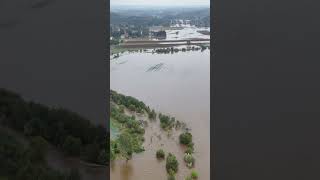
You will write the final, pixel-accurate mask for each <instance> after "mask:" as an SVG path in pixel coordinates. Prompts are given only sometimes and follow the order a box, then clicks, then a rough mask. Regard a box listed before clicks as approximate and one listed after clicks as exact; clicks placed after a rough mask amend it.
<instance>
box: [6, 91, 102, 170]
mask: <svg viewBox="0 0 320 180" xmlns="http://www.w3.org/2000/svg"><path fill="white" fill-rule="evenodd" d="M0 119H1V124H2V125H4V126H8V127H10V128H12V129H14V130H16V131H18V132H21V133H24V135H26V136H28V137H35V136H40V137H42V138H43V139H45V140H46V141H47V142H49V143H51V144H53V145H54V146H56V147H58V148H59V149H61V150H62V151H63V152H65V153H66V154H67V155H70V156H78V157H81V158H82V159H84V160H86V161H89V162H92V163H98V164H107V163H108V161H107V160H106V161H104V162H101V160H99V154H101V153H103V152H105V150H106V147H107V142H106V139H107V138H108V137H107V134H108V133H107V130H106V128H104V127H103V126H101V125H97V126H96V125H94V124H92V123H91V122H90V121H89V120H88V119H86V118H83V117H81V116H80V115H78V114H77V113H74V112H71V111H69V110H66V109H62V108H55V107H48V106H45V105H42V104H39V103H35V102H27V101H25V100H24V99H23V98H22V97H21V96H19V95H18V94H16V93H13V92H11V91H8V90H5V89H0ZM92 153H95V154H92ZM105 153H106V154H107V153H108V152H105ZM107 157H108V156H107Z"/></svg>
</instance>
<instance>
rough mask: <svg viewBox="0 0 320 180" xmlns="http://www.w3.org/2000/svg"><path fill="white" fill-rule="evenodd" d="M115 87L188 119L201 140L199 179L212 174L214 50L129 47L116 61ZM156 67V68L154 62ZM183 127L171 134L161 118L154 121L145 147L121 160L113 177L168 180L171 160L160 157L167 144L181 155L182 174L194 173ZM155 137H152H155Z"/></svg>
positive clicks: (197, 145) (195, 136)
mask: <svg viewBox="0 0 320 180" xmlns="http://www.w3.org/2000/svg"><path fill="white" fill-rule="evenodd" d="M110 63H111V64H110V68H111V69H110V73H111V74H110V75H111V79H110V87H111V89H113V90H116V91H118V92H119V93H122V94H125V95H130V96H133V97H136V98H138V99H139V100H141V101H143V102H144V103H145V104H147V105H149V106H150V108H154V109H155V110H156V111H157V112H161V113H163V114H168V115H171V116H174V117H175V118H176V119H177V120H179V121H182V122H185V123H186V124H187V126H188V127H189V128H191V133H192V135H193V142H194V143H195V146H194V147H195V153H194V157H195V159H196V162H195V167H194V169H195V170H196V171H197V172H198V173H199V179H203V180H209V179H210V50H205V51H203V52H201V51H188V52H178V53H174V54H151V53H127V54H124V55H122V56H120V57H119V58H117V59H113V60H111V61H110ZM154 67H156V68H154ZM178 135H179V132H176V131H174V133H173V134H172V135H171V136H168V135H167V133H166V132H163V131H162V130H161V129H160V127H159V121H157V122H155V123H152V122H149V123H148V127H147V128H146V133H145V140H146V141H145V142H144V147H145V149H146V151H145V152H142V153H139V154H134V155H133V158H132V160H129V161H128V163H126V161H125V160H123V161H122V160H116V161H115V162H114V163H113V164H112V165H111V169H110V174H111V179H112V180H149V179H150V180H166V179H167V173H166V169H165V160H163V161H159V160H157V159H156V157H155V153H156V150H157V149H159V148H162V149H164V151H165V152H171V153H173V154H175V155H176V156H177V159H178V161H179V171H178V173H177V175H176V179H177V180H184V178H185V177H186V176H187V175H189V174H190V172H191V170H190V169H188V168H187V167H186V165H185V163H184V162H183V152H184V149H183V147H181V146H180V145H179V141H178ZM151 139H152V142H151Z"/></svg>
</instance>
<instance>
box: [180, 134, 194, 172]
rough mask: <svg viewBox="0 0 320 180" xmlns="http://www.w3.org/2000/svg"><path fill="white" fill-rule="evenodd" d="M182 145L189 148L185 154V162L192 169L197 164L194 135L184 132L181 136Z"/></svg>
mask: <svg viewBox="0 0 320 180" xmlns="http://www.w3.org/2000/svg"><path fill="white" fill-rule="evenodd" d="M179 141H180V144H183V145H185V146H187V149H186V151H185V154H184V158H183V159H184V161H185V162H186V166H187V167H188V168H192V167H193V166H194V163H195V158H194V157H193V155H192V154H193V152H194V143H193V142H192V134H191V133H190V132H184V133H182V134H180V136H179Z"/></svg>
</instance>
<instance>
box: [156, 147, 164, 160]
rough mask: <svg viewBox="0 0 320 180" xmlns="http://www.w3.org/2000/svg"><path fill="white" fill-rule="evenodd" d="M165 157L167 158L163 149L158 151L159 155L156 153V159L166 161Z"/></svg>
mask: <svg viewBox="0 0 320 180" xmlns="http://www.w3.org/2000/svg"><path fill="white" fill-rule="evenodd" d="M165 156H166V154H165V153H164V151H163V150H162V149H159V150H158V151H157V153H156V157H157V158H158V159H164V158H165Z"/></svg>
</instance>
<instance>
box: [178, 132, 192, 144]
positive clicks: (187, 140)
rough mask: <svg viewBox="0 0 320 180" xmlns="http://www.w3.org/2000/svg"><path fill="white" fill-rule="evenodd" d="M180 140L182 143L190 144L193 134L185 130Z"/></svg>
mask: <svg viewBox="0 0 320 180" xmlns="http://www.w3.org/2000/svg"><path fill="white" fill-rule="evenodd" d="M179 140H180V143H181V144H184V145H188V144H190V143H191V142H192V134H191V133H189V132H185V133H182V134H180V136H179Z"/></svg>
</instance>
